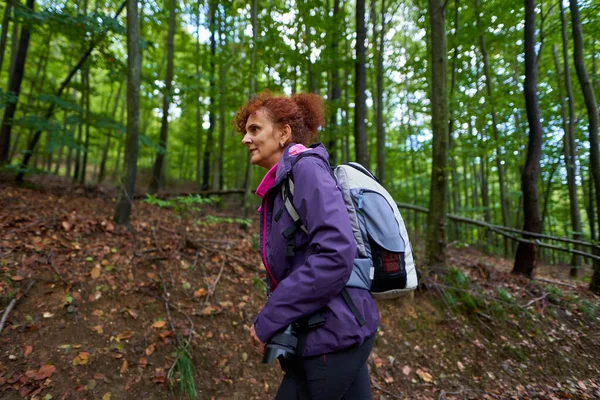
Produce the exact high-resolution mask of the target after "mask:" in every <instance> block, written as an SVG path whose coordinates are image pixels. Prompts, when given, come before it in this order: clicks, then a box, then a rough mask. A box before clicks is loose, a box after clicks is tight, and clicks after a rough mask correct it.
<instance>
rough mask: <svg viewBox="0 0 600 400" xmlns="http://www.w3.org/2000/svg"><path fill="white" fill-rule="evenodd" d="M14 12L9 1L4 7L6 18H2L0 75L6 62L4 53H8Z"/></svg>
mask: <svg viewBox="0 0 600 400" xmlns="http://www.w3.org/2000/svg"><path fill="white" fill-rule="evenodd" d="M11 11H12V2H10V1H7V2H6V5H5V6H4V16H3V17H2V32H0V75H1V74H2V64H3V62H4V53H5V52H6V38H7V36H8V24H9V21H10V13H11Z"/></svg>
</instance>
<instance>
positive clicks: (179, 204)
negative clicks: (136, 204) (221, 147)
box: [143, 194, 251, 228]
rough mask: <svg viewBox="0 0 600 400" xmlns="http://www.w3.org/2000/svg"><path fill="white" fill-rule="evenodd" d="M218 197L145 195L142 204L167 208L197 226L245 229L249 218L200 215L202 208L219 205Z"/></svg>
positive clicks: (248, 224)
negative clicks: (222, 225)
mask: <svg viewBox="0 0 600 400" xmlns="http://www.w3.org/2000/svg"><path fill="white" fill-rule="evenodd" d="M221 201H222V199H221V198H220V197H202V196H200V195H191V194H190V195H187V196H177V197H173V198H170V199H159V198H158V197H156V196H153V195H151V194H147V195H146V198H145V199H144V200H143V202H144V203H147V204H151V205H154V206H158V207H160V208H168V209H170V210H173V211H174V212H175V213H176V214H177V215H179V216H180V217H181V218H186V219H187V218H190V219H194V220H195V222H196V224H198V225H213V224H223V223H227V224H238V225H239V226H240V227H241V228H247V227H248V226H250V224H251V220H250V219H249V218H234V217H220V216H215V215H202V214H203V209H202V206H215V205H219V204H220V203H221Z"/></svg>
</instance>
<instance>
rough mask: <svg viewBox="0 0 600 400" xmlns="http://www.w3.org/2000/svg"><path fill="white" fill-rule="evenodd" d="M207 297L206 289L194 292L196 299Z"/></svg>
mask: <svg viewBox="0 0 600 400" xmlns="http://www.w3.org/2000/svg"><path fill="white" fill-rule="evenodd" d="M204 296H206V289H204V288H200V289H198V290H195V291H194V297H204Z"/></svg>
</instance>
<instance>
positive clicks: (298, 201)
mask: <svg viewBox="0 0 600 400" xmlns="http://www.w3.org/2000/svg"><path fill="white" fill-rule="evenodd" d="M293 172H294V176H293V179H294V186H295V189H294V199H293V200H294V207H295V208H296V210H297V211H298V214H299V215H300V218H301V220H302V222H303V223H304V226H305V227H306V229H307V230H308V246H309V247H310V250H309V253H310V256H308V258H307V259H306V262H305V263H304V264H303V265H301V266H300V267H298V268H296V269H295V270H294V271H293V272H292V273H291V274H290V275H288V276H287V277H286V278H285V279H283V280H282V281H281V282H279V285H278V286H277V289H276V290H275V291H274V292H273V293H272V295H271V297H270V298H269V300H268V301H267V303H266V304H265V306H264V307H263V309H262V310H261V312H260V313H259V314H258V316H257V317H256V319H255V322H254V325H255V330H256V334H257V336H258V338H259V339H260V340H261V341H262V342H266V341H267V340H268V339H270V338H271V337H272V336H273V334H275V333H276V332H277V331H278V330H280V329H282V328H284V327H286V326H287V325H289V324H290V323H292V322H294V321H297V320H298V319H300V318H302V317H305V316H309V315H312V314H313V313H314V312H316V311H318V310H320V309H321V308H323V307H324V306H325V305H326V304H327V303H329V301H330V300H331V299H332V298H333V297H334V296H336V295H337V294H338V293H339V292H340V291H341V290H342V289H343V288H344V286H345V285H346V282H348V279H349V278H350V274H351V273H352V265H353V260H354V255H355V253H356V243H355V241H354V236H353V234H352V228H351V226H350V219H349V218H348V213H347V211H346V205H345V204H344V200H343V198H342V193H341V191H340V190H339V189H338V187H337V185H336V183H335V180H334V179H333V177H332V176H331V172H330V170H329V165H326V164H325V162H324V161H323V160H321V159H319V158H317V157H303V158H302V159H300V160H298V161H297V163H296V165H295V166H294V170H293Z"/></svg>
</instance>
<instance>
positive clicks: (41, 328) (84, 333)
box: [0, 177, 600, 400]
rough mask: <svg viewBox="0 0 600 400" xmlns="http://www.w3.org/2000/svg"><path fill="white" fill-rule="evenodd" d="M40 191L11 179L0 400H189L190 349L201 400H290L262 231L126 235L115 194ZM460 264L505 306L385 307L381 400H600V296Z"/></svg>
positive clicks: (3, 210) (142, 226)
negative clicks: (280, 398) (265, 344)
mask: <svg viewBox="0 0 600 400" xmlns="http://www.w3.org/2000/svg"><path fill="white" fill-rule="evenodd" d="M33 183H34V184H33V185H31V184H30V185H29V186H26V187H17V186H14V185H13V184H12V183H11V182H9V181H6V180H5V181H0V316H1V315H3V314H4V310H6V309H7V308H8V307H9V304H10V302H11V300H12V299H13V298H15V296H16V299H17V302H16V306H15V307H14V309H12V311H11V312H10V313H9V314H8V316H7V322H6V325H5V327H4V330H3V331H2V333H1V334H0V399H20V398H31V399H49V398H53V399H104V400H106V399H132V398H139V399H168V398H179V397H181V391H180V386H179V384H180V382H179V372H178V370H177V368H172V367H173V363H174V362H175V360H176V359H177V357H178V354H179V353H177V349H178V347H179V346H180V345H179V344H180V343H185V341H186V340H188V339H189V340H190V342H191V351H190V353H191V355H192V363H193V368H194V378H195V385H196V389H197V394H198V397H199V398H200V399H269V398H273V397H274V395H275V393H276V390H277V387H278V384H279V381H280V379H281V376H282V374H281V372H280V370H279V367H278V366H277V365H263V364H262V363H261V359H260V356H259V355H258V354H257V353H256V352H255V351H254V350H253V348H252V346H251V344H250V341H249V334H248V332H249V327H250V324H251V323H252V320H253V317H254V315H255V314H256V313H257V312H258V311H259V310H260V307H261V306H262V304H263V302H264V289H263V287H262V283H261V281H262V277H263V267H262V265H261V261H260V256H259V253H258V250H257V234H258V223H257V221H253V223H252V224H251V225H250V226H249V227H246V228H244V227H242V226H241V225H240V224H239V223H237V222H235V221H234V222H231V221H229V222H227V221H226V220H225V219H222V220H221V222H213V223H204V224H202V225H199V224H197V223H195V220H198V219H201V218H202V217H205V216H207V215H212V216H222V217H223V216H227V217H230V216H232V215H234V214H235V213H234V212H233V211H231V209H229V210H226V207H214V206H211V207H203V208H202V211H200V212H199V213H194V214H189V215H180V214H178V213H176V212H174V211H173V210H170V209H165V208H159V207H158V206H154V205H150V204H146V203H142V202H137V203H136V204H135V207H134V210H133V218H132V228H133V229H132V230H131V231H128V230H127V229H124V228H121V227H119V226H116V225H115V224H114V223H113V222H112V214H113V212H114V208H115V198H114V191H112V190H110V189H106V188H101V187H91V188H90V187H82V186H76V185H71V184H69V183H66V182H65V181H63V180H60V179H56V178H49V177H44V178H40V177H37V178H35V179H34V180H33ZM238 214H239V210H238ZM416 252H417V254H418V255H419V254H420V249H419V246H418V243H417V246H416ZM449 264H450V266H452V267H455V268H458V269H460V270H461V271H462V272H463V273H464V274H465V275H466V276H467V277H468V278H469V279H470V280H471V281H472V282H473V286H472V288H471V289H469V291H471V292H472V293H471V294H473V295H474V296H475V295H476V296H480V297H482V298H484V299H485V301H486V304H488V305H489V307H490V309H487V308H483V309H478V310H475V311H473V312H460V311H457V309H454V308H452V307H451V305H450V304H447V302H445V301H444V300H443V299H444V298H443V297H442V296H440V294H439V291H441V290H444V287H443V282H441V281H436V280H431V281H430V282H429V285H428V290H422V291H418V292H417V293H415V295H414V296H410V297H407V298H404V299H399V300H393V301H385V302H380V303H379V310H380V314H381V327H380V330H379V332H378V335H377V341H376V344H375V349H374V351H373V354H372V355H371V357H370V359H369V366H370V370H371V375H372V384H373V390H374V399H395V398H400V399H444V398H446V399H464V398H468V399H510V398H514V399H561V398H563V399H564V398H570V399H592V398H600V363H599V362H598V360H599V359H600V335H599V332H600V329H599V326H600V313H599V305H600V299H599V298H598V297H597V296H593V295H592V294H591V293H590V292H589V291H588V290H587V289H586V286H587V284H586V283H585V282H584V281H583V280H580V281H572V280H568V278H567V277H566V276H567V272H566V268H564V267H563V268H562V269H557V268H556V267H549V266H541V267H540V268H539V269H538V271H537V276H538V277H542V278H544V279H551V280H553V281H556V282H558V283H549V282H548V281H539V280H534V281H530V280H527V279H524V278H519V277H515V276H512V275H510V273H509V272H510V269H511V267H512V261H510V260H504V259H501V258H498V257H495V256H488V255H486V254H483V253H482V252H479V251H477V250H474V249H469V248H466V249H465V248H462V249H450V263H449ZM30 285H31V289H30V290H29V291H28V292H27V293H26V294H24V292H25V291H26V289H27V288H28V287H29V286H30ZM499 289H501V290H502V291H503V293H508V294H509V295H510V297H511V298H512V299H513V301H512V303H511V304H508V303H506V304H503V303H502V301H501V300H499V298H498V296H499V295H498V293H499ZM495 305H496V306H497V305H503V307H504V308H505V310H506V311H505V313H504V314H502V315H500V316H499V315H498V314H497V313H494V312H492V311H493V307H494V306H495ZM170 370H171V372H172V373H171V374H170V373H169V372H170ZM50 396H51V397H50Z"/></svg>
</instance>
